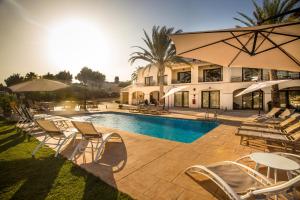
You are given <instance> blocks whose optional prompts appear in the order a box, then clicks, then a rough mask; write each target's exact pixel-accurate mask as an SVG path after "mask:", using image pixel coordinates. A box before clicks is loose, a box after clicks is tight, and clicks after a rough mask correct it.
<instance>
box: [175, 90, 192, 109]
mask: <svg viewBox="0 0 300 200" xmlns="http://www.w3.org/2000/svg"><path fill="white" fill-rule="evenodd" d="M174 106H176V107H189V92H187V91H183V92H176V93H175V94H174Z"/></svg>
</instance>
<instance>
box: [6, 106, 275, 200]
mask: <svg viewBox="0 0 300 200" xmlns="http://www.w3.org/2000/svg"><path fill="white" fill-rule="evenodd" d="M110 111H113V112H114V111H118V112H124V113H127V112H128V111H126V110H119V109H118V110H116V109H112V110H110ZM253 114H254V113H253V112H248V114H246V115H244V116H241V115H239V114H237V113H232V112H228V113H220V115H219V116H218V117H219V122H220V125H219V126H218V127H216V128H215V129H213V130H212V131H210V132H209V133H207V134H206V135H204V136H203V137H201V138H199V139H197V140H196V141H194V142H193V143H188V144H185V143H180V142H174V141H169V140H162V139H158V138H154V137H149V136H146V135H141V134H136V133H133V132H128V131H122V130H118V129H113V128H108V127H103V126H97V127H96V128H97V129H98V130H101V131H103V132H106V131H108V132H110V131H113V132H116V133H118V134H120V135H121V137H122V138H123V142H120V141H119V140H118V139H113V140H112V141H110V142H108V143H107V144H106V148H105V152H104V154H103V155H102V157H101V159H100V160H99V161H98V162H97V163H93V162H92V158H91V154H90V153H89V152H86V153H83V154H81V155H80V156H79V157H77V158H76V160H75V161H74V162H73V164H71V163H68V165H71V166H73V165H75V166H79V167H80V168H82V169H84V171H87V172H88V173H91V174H93V175H94V176H97V177H99V178H100V179H101V180H102V181H104V182H105V183H106V184H108V185H109V186H112V187H113V188H116V189H118V190H119V191H121V192H124V193H126V194H128V195H130V196H131V197H132V198H134V199H180V200H182V199H198V198H199V196H201V197H203V198H204V197H205V199H224V198H226V195H225V194H224V193H223V192H222V190H220V189H218V187H217V186H216V185H215V184H213V183H212V182H210V181H208V179H207V178H206V177H204V176H195V177H190V176H188V175H187V174H185V173H184V170H185V169H186V168H187V167H189V166H191V165H195V164H203V165H205V164H210V163H215V162H218V161H223V160H235V159H237V158H239V157H242V156H244V155H248V154H250V153H252V152H258V151H264V149H265V147H264V144H263V143H262V144H261V145H262V146H261V147H252V146H250V147H249V146H243V145H240V138H239V137H238V136H236V135H235V133H236V131H237V128H238V126H239V124H240V123H241V121H246V120H249V119H251V117H253ZM234 115H235V116H234ZM204 116H205V113H204V112H199V111H197V112H194V111H192V110H190V111H188V110H186V111H180V110H179V111H176V113H170V114H167V115H165V117H171V118H173V117H175V118H185V119H198V120H199V119H201V118H202V119H204ZM210 117H211V118H212V116H210ZM63 119H66V118H63ZM3 132H4V131H3ZM9 134H10V136H9V135H6V134H5V132H4V134H2V136H1V137H3V141H4V140H6V141H9V143H15V145H10V147H9V148H7V152H8V153H9V152H11V151H12V150H13V149H14V148H20V146H24V145H25V146H26V145H27V144H26V142H25V141H23V140H20V141H14V139H10V138H9V137H11V136H13V137H15V136H14V134H11V133H9ZM37 139H38V140H41V139H42V137H37ZM79 141H80V137H77V139H76V140H75V145H74V143H73V142H72V143H70V144H68V145H66V148H65V149H64V150H63V152H62V156H63V157H65V158H69V157H70V156H71V153H72V152H73V150H74V146H76V144H77V143H78V142H79ZM32 142H33V143H36V141H34V139H33V141H32ZM32 142H31V143H32ZM0 145H1V146H2V147H3V148H4V146H6V143H1V144H0ZM51 147H52V146H51V145H50V148H51ZM26 148H28V150H27V153H25V154H24V156H25V157H26V156H28V154H29V152H31V151H32V150H33V148H34V145H31V146H28V147H26ZM274 150H275V149H268V151H270V152H272V151H274ZM47 151H48V150H47ZM50 152H51V151H50ZM51 154H52V155H53V153H50V155H45V151H41V152H38V153H37V155H36V157H37V158H38V160H39V159H40V157H45V158H46V159H52V158H51V157H52V155H51ZM5 155H7V153H5V152H4V154H3V153H0V157H1V156H2V157H3V156H5ZM3 159H5V157H3ZM43 159H44V158H43ZM34 160H35V159H34ZM54 160H55V159H54ZM56 160H58V161H59V160H61V158H56ZM62 160H64V159H62ZM54 162H56V161H54ZM1 173H2V171H1ZM82 173H85V172H82ZM58 178H59V177H58ZM58 178H57V179H58ZM37 179H38V178H37ZM54 179H55V178H54ZM56 181H57V180H56ZM109 186H105V185H104V186H103V187H109ZM56 187H57V186H55V185H54V186H53V189H52V190H56ZM87 189H88V190H87V191H89V190H91V188H87ZM23 192H24V191H23ZM2 195H4V196H5V195H8V193H3V194H2ZM0 196H1V195H0ZM125 197H126V196H124V198H125ZM119 198H120V197H119ZM126 198H127V197H126Z"/></svg>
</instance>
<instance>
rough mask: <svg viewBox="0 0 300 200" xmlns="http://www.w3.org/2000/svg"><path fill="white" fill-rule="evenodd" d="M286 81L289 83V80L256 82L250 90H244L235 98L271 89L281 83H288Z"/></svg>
mask: <svg viewBox="0 0 300 200" xmlns="http://www.w3.org/2000/svg"><path fill="white" fill-rule="evenodd" d="M286 81H289V80H274V81H264V82H256V83H254V84H252V85H250V86H249V87H248V88H246V89H244V90H243V91H242V92H240V93H239V94H237V95H235V97H238V96H242V95H244V94H248V93H251V92H254V91H256V90H260V89H263V88H266V87H270V86H272V85H276V84H279V83H283V82H286Z"/></svg>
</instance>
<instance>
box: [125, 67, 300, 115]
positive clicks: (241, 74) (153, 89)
mask: <svg viewBox="0 0 300 200" xmlns="http://www.w3.org/2000/svg"><path fill="white" fill-rule="evenodd" d="M269 71H270V70H266V69H254V68H247V67H244V68H230V67H222V66H218V65H214V64H209V63H205V62H200V61H193V62H191V65H186V64H176V65H173V66H172V68H171V69H170V68H166V72H165V76H164V83H165V86H164V92H165V93H167V92H168V91H169V90H171V89H172V88H175V87H178V86H183V85H185V86H187V87H186V88H184V89H183V90H182V91H179V92H176V93H174V94H172V95H170V96H169V97H166V98H165V105H166V107H167V106H169V107H189V108H205V109H206V108H211V109H223V110H232V109H262V108H263V109H264V110H267V109H268V103H269V102H270V101H271V88H270V87H269V88H264V89H262V90H260V91H256V92H252V93H249V94H245V95H243V96H240V97H235V95H237V94H238V93H239V92H241V91H242V90H243V89H245V88H247V87H248V86H250V85H251V84H252V83H253V82H254V81H257V80H259V81H260V80H264V81H266V80H269V79H270V78H269ZM277 75H278V79H291V81H287V82H284V83H281V84H280V85H279V89H280V104H281V106H282V107H293V108H297V109H298V110H299V109H300V73H298V72H288V71H278V73H277ZM146 99H147V100H148V102H149V103H153V102H154V101H155V100H158V99H159V86H158V77H157V68H155V67H151V68H150V70H148V69H146V70H144V69H140V70H139V71H138V76H137V80H136V81H135V82H134V83H133V84H132V85H130V86H127V87H126V88H123V89H121V94H120V101H121V103H122V104H131V105H137V104H140V103H144V102H145V100H146ZM154 99H155V100H154Z"/></svg>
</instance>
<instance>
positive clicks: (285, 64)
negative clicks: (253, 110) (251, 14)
mask: <svg viewBox="0 0 300 200" xmlns="http://www.w3.org/2000/svg"><path fill="white" fill-rule="evenodd" d="M170 37H171V39H172V41H173V42H174V43H175V47H176V53H177V55H178V56H181V57H186V58H193V59H198V60H202V61H206V62H210V63H214V64H219V65H222V66H228V67H250V68H267V69H277V70H288V71H296V72H299V71H300V22H293V23H284V24H273V25H262V26H253V27H242V28H233V29H224V30H216V31H205V32H193V33H180V34H174V35H170Z"/></svg>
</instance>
